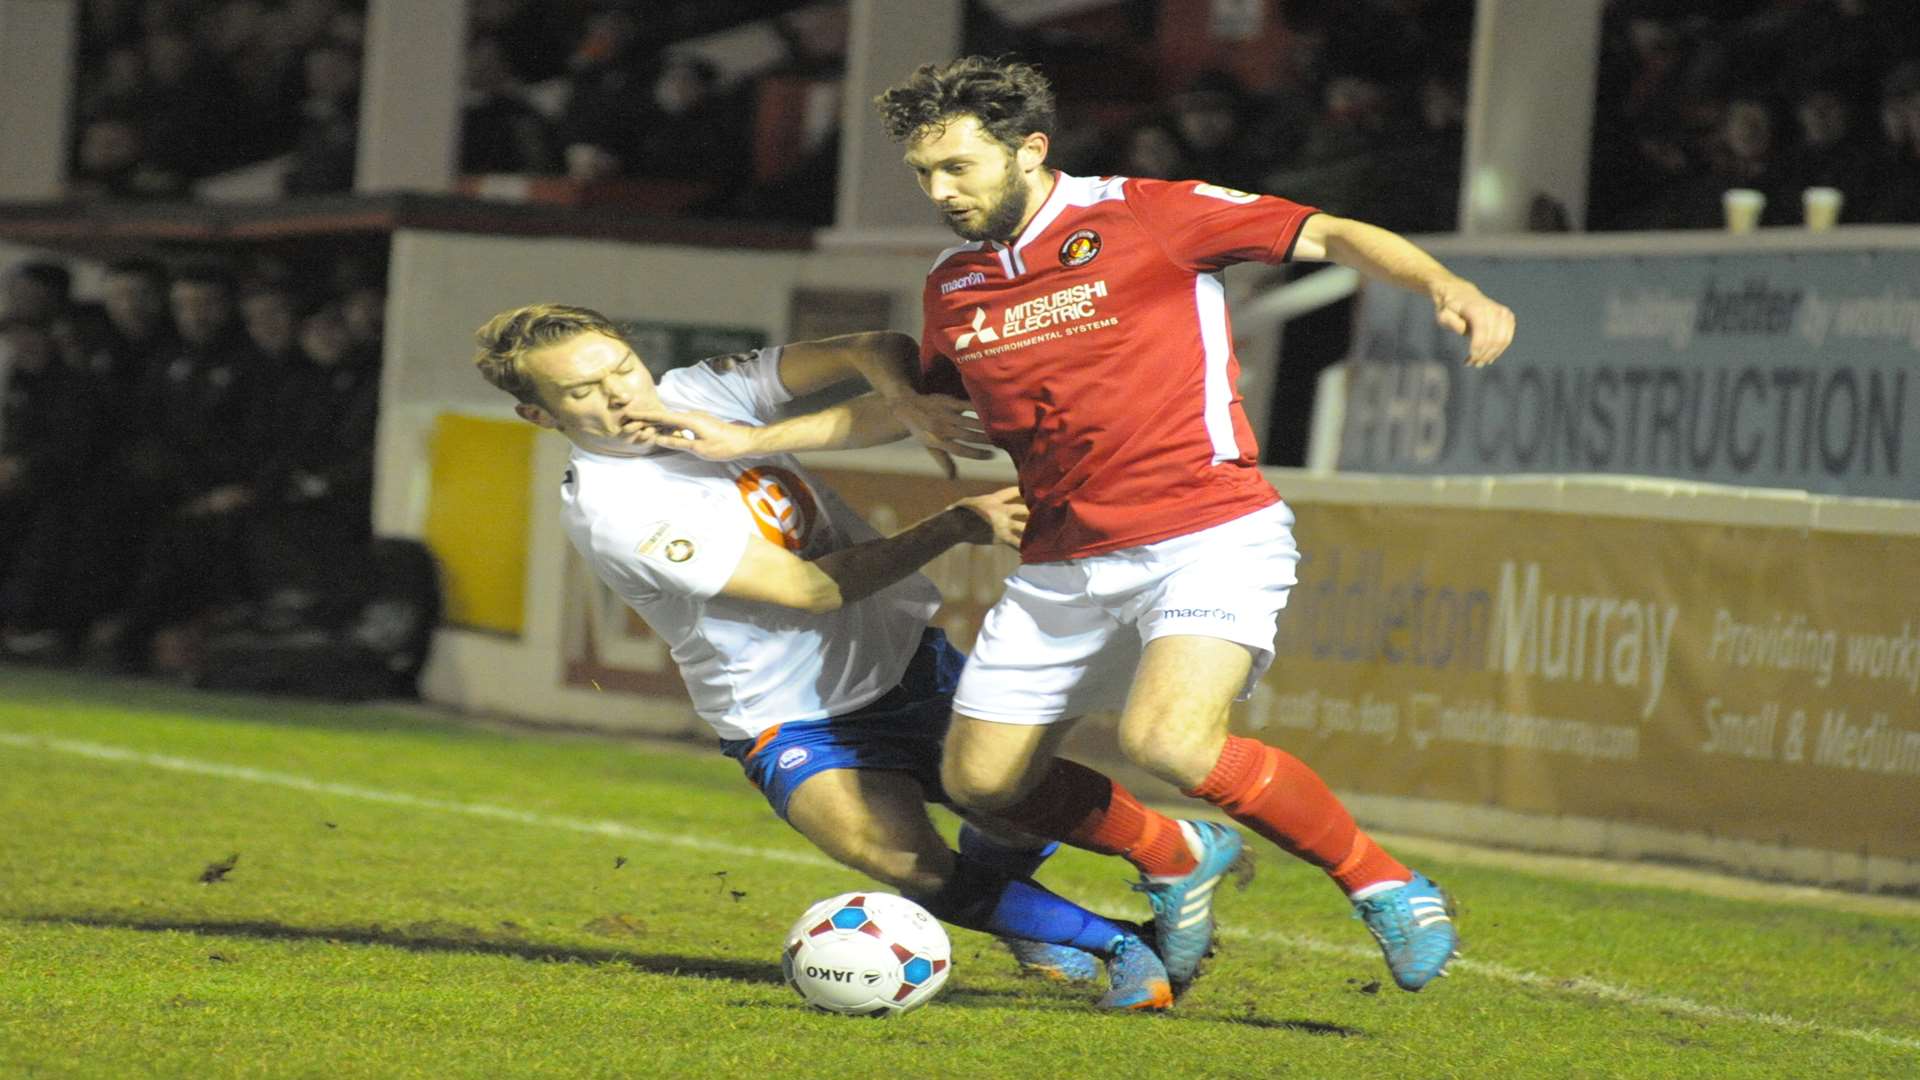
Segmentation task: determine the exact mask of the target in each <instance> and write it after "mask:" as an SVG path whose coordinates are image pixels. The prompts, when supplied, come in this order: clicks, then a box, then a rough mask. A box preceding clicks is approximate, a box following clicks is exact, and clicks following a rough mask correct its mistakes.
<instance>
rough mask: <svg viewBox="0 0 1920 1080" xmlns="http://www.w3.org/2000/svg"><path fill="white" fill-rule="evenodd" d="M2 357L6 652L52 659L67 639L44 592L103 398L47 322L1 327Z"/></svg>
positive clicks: (1, 567) (1, 627)
mask: <svg viewBox="0 0 1920 1080" xmlns="http://www.w3.org/2000/svg"><path fill="white" fill-rule="evenodd" d="M0 354H3V355H0V650H4V652H5V653H6V654H7V655H9V656H12V657H15V658H19V659H52V658H57V657H59V656H63V655H64V654H65V653H66V651H67V648H68V646H69V645H70V644H71V639H70V637H69V636H68V635H65V634H63V633H61V632H60V631H59V630H58V629H57V628H56V627H55V626H54V625H52V624H53V623H54V621H55V619H54V615H55V612H54V611H52V610H50V609H49V607H48V605H47V603H46V601H47V600H49V599H50V597H48V596H47V594H46V590H44V589H43V588H41V585H42V583H43V582H44V581H45V580H47V577H46V575H47V573H48V571H49V569H50V567H49V566H48V565H47V564H48V560H49V558H54V557H57V556H58V554H59V552H60V550H61V545H60V543H59V539H60V533H59V531H58V526H59V523H60V521H61V519H62V518H63V517H64V516H65V509H66V508H67V507H68V506H70V505H71V504H72V503H73V501H74V497H75V496H74V493H75V490H76V489H77V487H78V486H79V482H80V479H81V478H82V477H83V476H84V475H85V473H86V470H87V468H88V466H89V465H90V463H91V457H92V454H93V450H94V435H95V431H96V418H97V417H98V416H99V415H100V413H99V410H98V409H97V408H96V407H95V403H96V402H97V401H99V400H100V398H101V396H102V395H101V392H100V390H99V388H98V387H97V386H96V385H95V380H94V379H93V378H92V377H91V376H90V375H89V373H88V372H86V371H85V370H84V369H82V368H80V367H79V366H77V365H74V364H70V363H68V362H66V360H65V359H64V358H63V357H62V356H61V350H60V346H59V342H58V340H57V339H56V336H55V333H54V329H53V324H52V323H51V322H50V321H47V320H39V319H31V318H27V317H25V316H21V315H8V316H6V317H4V318H0Z"/></svg>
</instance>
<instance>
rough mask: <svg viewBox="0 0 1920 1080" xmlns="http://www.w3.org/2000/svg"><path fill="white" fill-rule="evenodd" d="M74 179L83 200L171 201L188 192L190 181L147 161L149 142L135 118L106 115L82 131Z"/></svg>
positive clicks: (76, 192) (72, 185)
mask: <svg viewBox="0 0 1920 1080" xmlns="http://www.w3.org/2000/svg"><path fill="white" fill-rule="evenodd" d="M74 174H75V175H74V178H73V180H72V181H71V182H70V183H69V185H68V189H69V191H70V192H71V193H72V195H73V196H74V197H75V198H80V199H167V198H176V197H178V196H181V195H184V194H186V192H187V177H186V176H185V175H184V174H182V173H178V172H174V171H171V170H169V169H165V168H162V167H160V166H157V165H154V164H153V163H151V162H149V161H147V160H146V139H145V137H144V136H142V135H141V133H140V121H139V119H138V118H137V117H135V116H133V115H131V114H113V113H109V114H105V115H102V116H96V117H93V118H92V119H89V120H87V121H86V122H85V124H84V125H83V126H82V127H81V129H80V145H79V148H78V151H77V153H76V156H75V164H74Z"/></svg>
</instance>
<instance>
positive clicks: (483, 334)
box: [473, 304, 626, 405]
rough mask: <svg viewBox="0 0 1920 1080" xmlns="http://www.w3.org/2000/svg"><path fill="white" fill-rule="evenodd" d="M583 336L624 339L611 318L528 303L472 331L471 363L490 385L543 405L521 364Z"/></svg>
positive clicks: (583, 310) (587, 310)
mask: <svg viewBox="0 0 1920 1080" xmlns="http://www.w3.org/2000/svg"><path fill="white" fill-rule="evenodd" d="M581 334H605V335H606V336H608V337H610V338H613V339H615V340H616V341H625V340H626V337H625V335H623V334H621V332H620V328H619V327H617V326H615V325H614V324H613V320H612V319H609V318H607V317H606V316H605V315H602V314H600V313H599V312H597V311H595V310H593V309H592V308H583V307H572V306H569V305H567V304H528V305H527V306H526V307H518V308H514V309H513V310H512V311H503V312H501V313H500V314H498V315H495V316H494V317H493V318H491V319H488V320H487V321H486V324H485V325H483V326H481V327H480V329H479V330H476V331H474V335H473V337H474V341H475V342H477V343H478V344H479V349H478V350H476V351H475V352H474V354H473V364H474V366H475V367H477V368H479V369H480V377H481V378H483V379H485V380H487V381H488V382H489V383H492V384H493V385H494V386H496V387H498V388H499V389H501V390H505V391H506V392H507V393H509V394H512V395H513V396H514V397H516V398H519V399H520V400H521V401H524V402H526V403H527V404H529V405H541V404H544V403H543V402H542V401H541V400H540V391H539V389H538V388H537V387H536V386H535V385H534V383H533V379H532V377H531V376H529V375H528V374H527V372H526V369H525V368H524V367H523V366H522V365H523V363H524V361H525V360H526V358H527V354H528V353H531V352H536V351H538V350H540V349H544V348H546V347H548V346H550V345H558V344H560V343H562V342H565V341H571V340H572V339H574V338H576V337H579V336H580V335H581Z"/></svg>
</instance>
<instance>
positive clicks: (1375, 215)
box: [1260, 74, 1400, 227]
mask: <svg viewBox="0 0 1920 1080" xmlns="http://www.w3.org/2000/svg"><path fill="white" fill-rule="evenodd" d="M1325 105H1326V112H1325V113H1324V114H1323V115H1322V116H1321V118H1320V120H1319V122H1318V123H1316V124H1315V125H1314V128H1313V132H1312V133H1311V134H1309V135H1308V136H1307V141H1306V144H1305V145H1304V146H1302V147H1301V150H1300V154H1299V156H1298V157H1297V158H1296V159H1295V160H1294V162H1293V164H1292V165H1291V166H1290V167H1288V168H1286V169H1283V170H1281V171H1279V172H1276V173H1274V174H1272V175H1270V176H1268V177H1267V178H1266V181H1265V184H1264V186H1262V187H1261V188H1260V190H1262V191H1273V192H1285V193H1286V197H1287V198H1289V199H1293V200H1295V201H1298V202H1302V203H1306V204H1309V205H1312V206H1318V207H1320V208H1321V209H1322V210H1325V211H1326V212H1327V213H1330V214H1335V215H1338V216H1341V217H1359V218H1365V219H1366V220H1369V221H1379V222H1382V223H1383V225H1384V226H1387V227H1391V226H1393V225H1394V224H1396V223H1395V222H1394V221H1393V218H1394V216H1395V214H1394V198H1395V197H1394V195H1393V192H1392V188H1393V186H1394V185H1395V184H1396V183H1398V182H1399V181H1400V178H1399V177H1396V176H1393V175H1391V173H1390V172H1389V171H1388V169H1389V165H1388V162H1387V155H1388V153H1389V151H1391V150H1392V148H1393V144H1394V142H1395V140H1396V138H1397V137H1398V135H1399V132H1397V131H1396V130H1395V128H1394V123H1393V117H1392V113H1391V111H1390V105H1391V98H1390V95H1389V93H1388V90H1387V87H1386V85H1385V84H1384V83H1381V82H1379V81H1377V80H1375V79H1373V78H1371V77H1368V76H1365V75H1361V74H1342V75H1335V76H1334V77H1332V78H1331V79H1329V80H1327V89H1326V102H1325Z"/></svg>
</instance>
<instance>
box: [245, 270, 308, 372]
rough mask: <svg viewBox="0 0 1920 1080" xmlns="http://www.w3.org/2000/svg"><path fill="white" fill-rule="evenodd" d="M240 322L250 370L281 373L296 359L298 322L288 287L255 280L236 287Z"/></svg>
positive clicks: (280, 282) (280, 281)
mask: <svg viewBox="0 0 1920 1080" xmlns="http://www.w3.org/2000/svg"><path fill="white" fill-rule="evenodd" d="M240 322H241V325H243V326H244V327H246V332H247V344H248V345H249V346H250V352H251V356H249V358H248V360H247V366H248V368H250V369H270V370H272V371H275V372H284V371H286V369H287V368H288V367H290V366H291V365H292V364H293V362H294V360H295V359H296V358H297V355H298V346H299V342H298V340H297V339H296V331H297V329H298V319H297V315H296V312H295V309H294V295H293V288H292V286H291V285H290V284H289V283H288V282H287V281H286V280H285V279H282V278H277V277H259V278H254V279H252V280H249V281H247V282H246V283H245V284H243V285H242V286H241V287H240Z"/></svg>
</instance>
